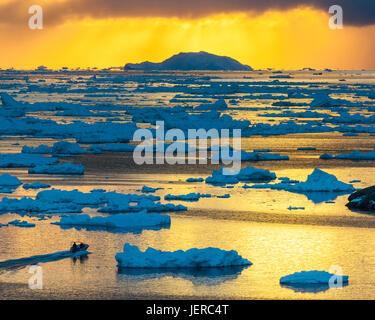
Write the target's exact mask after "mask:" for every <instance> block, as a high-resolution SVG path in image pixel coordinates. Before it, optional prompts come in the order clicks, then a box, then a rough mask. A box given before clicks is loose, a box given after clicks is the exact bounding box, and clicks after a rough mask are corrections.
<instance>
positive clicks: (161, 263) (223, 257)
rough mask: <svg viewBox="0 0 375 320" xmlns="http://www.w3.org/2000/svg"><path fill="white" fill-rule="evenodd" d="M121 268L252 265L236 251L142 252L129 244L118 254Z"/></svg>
mask: <svg viewBox="0 0 375 320" xmlns="http://www.w3.org/2000/svg"><path fill="white" fill-rule="evenodd" d="M116 260H117V263H118V267H119V268H163V269H164V268H220V267H221V268H222V267H235V266H246V265H251V264H252V263H251V262H250V261H249V260H247V259H244V258H242V257H241V256H240V255H239V254H238V253H237V252H236V251H234V250H231V251H225V250H221V249H218V248H205V249H196V248H194V249H189V250H187V251H182V250H178V251H173V252H169V251H161V250H156V249H153V248H148V249H146V251H144V252H142V251H141V250H140V249H139V248H138V247H137V246H132V245H130V244H128V243H126V244H125V245H124V251H123V252H120V253H117V254H116Z"/></svg>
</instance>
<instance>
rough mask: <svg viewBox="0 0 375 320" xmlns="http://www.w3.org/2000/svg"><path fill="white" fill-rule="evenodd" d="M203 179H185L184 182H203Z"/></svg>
mask: <svg viewBox="0 0 375 320" xmlns="http://www.w3.org/2000/svg"><path fill="white" fill-rule="evenodd" d="M203 181H204V179H203V178H187V179H186V182H203Z"/></svg>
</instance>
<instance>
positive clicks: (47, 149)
mask: <svg viewBox="0 0 375 320" xmlns="http://www.w3.org/2000/svg"><path fill="white" fill-rule="evenodd" d="M22 153H39V154H49V153H52V148H51V147H49V146H47V145H45V144H41V145H40V146H38V147H29V146H23V148H22Z"/></svg>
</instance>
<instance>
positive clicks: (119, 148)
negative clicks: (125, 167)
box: [87, 143, 136, 153]
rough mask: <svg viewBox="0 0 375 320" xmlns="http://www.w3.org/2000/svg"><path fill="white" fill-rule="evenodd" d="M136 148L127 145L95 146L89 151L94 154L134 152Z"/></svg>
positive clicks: (109, 144)
mask: <svg viewBox="0 0 375 320" xmlns="http://www.w3.org/2000/svg"><path fill="white" fill-rule="evenodd" d="M135 147H136V146H133V145H130V144H125V143H108V144H103V145H99V144H93V145H92V146H90V147H89V148H88V149H87V150H88V151H90V152H92V153H101V152H103V151H106V152H132V151H134V149H135Z"/></svg>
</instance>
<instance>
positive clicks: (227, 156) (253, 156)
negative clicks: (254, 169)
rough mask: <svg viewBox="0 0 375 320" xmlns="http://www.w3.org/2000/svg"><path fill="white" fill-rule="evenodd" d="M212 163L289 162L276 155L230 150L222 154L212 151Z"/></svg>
mask: <svg viewBox="0 0 375 320" xmlns="http://www.w3.org/2000/svg"><path fill="white" fill-rule="evenodd" d="M211 160H212V161H219V160H220V161H230V160H238V161H240V160H241V161H280V160H289V157H288V156H281V155H280V154H278V153H260V152H248V151H244V150H231V151H230V152H228V151H226V153H224V154H223V151H214V152H212V157H211Z"/></svg>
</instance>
